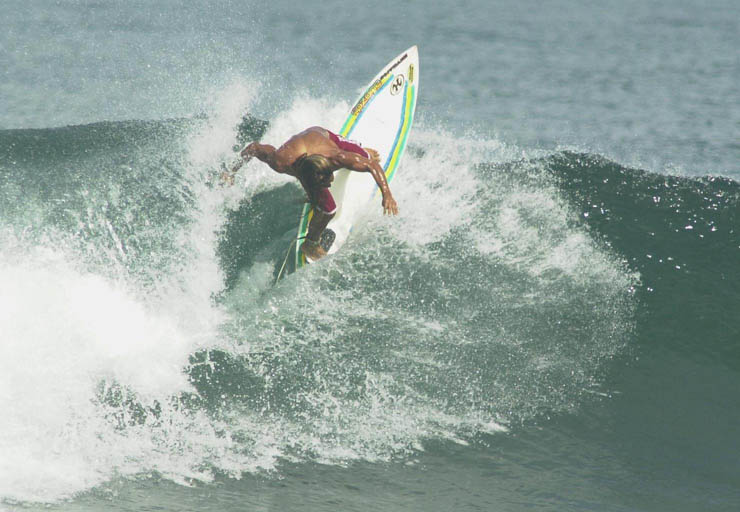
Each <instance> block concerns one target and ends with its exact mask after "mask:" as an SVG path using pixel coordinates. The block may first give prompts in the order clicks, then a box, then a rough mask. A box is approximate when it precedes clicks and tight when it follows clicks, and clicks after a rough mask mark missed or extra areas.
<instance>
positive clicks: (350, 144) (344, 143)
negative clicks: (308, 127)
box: [326, 130, 370, 158]
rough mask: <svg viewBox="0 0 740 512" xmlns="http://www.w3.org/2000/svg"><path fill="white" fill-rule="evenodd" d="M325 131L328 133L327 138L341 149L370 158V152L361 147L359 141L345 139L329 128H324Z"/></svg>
mask: <svg viewBox="0 0 740 512" xmlns="http://www.w3.org/2000/svg"><path fill="white" fill-rule="evenodd" d="M326 131H327V133H329V138H330V139H331V141H332V142H333V143H334V144H336V145H337V146H339V149H341V150H343V151H349V152H350V153H355V154H357V155H360V156H363V157H365V158H370V154H369V153H368V152H367V151H365V150H364V149H362V145H361V144H360V143H359V142H355V141H353V140H349V139H345V138H344V137H342V136H341V135H337V134H336V133H332V132H330V131H329V130H326Z"/></svg>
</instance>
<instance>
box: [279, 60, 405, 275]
mask: <svg viewBox="0 0 740 512" xmlns="http://www.w3.org/2000/svg"><path fill="white" fill-rule="evenodd" d="M418 89H419V52H418V49H417V47H416V46H412V47H411V48H409V49H408V50H406V51H405V52H403V53H401V54H400V55H398V56H397V57H395V58H394V59H393V60H391V61H390V62H389V63H388V64H387V65H386V66H385V67H384V68H383V69H381V70H380V72H378V74H377V75H375V77H374V78H373V79H372V80H371V81H370V83H369V84H368V86H367V87H366V88H365V92H364V93H363V94H361V95H360V97H359V98H358V100H357V102H355V105H354V107H352V109H351V110H350V112H349V114H348V116H347V119H346V121H345V122H344V124H343V125H342V127H341V129H340V130H339V131H338V132H337V133H338V134H339V135H341V136H343V137H345V138H347V139H350V140H354V141H357V142H359V143H360V144H362V146H364V147H368V148H372V149H375V150H376V151H377V152H378V153H379V154H380V165H381V167H383V171H384V172H385V176H386V179H387V180H388V183H390V182H391V181H392V179H393V177H394V176H395V173H396V170H397V168H398V164H399V162H400V160H401V157H402V156H403V153H404V150H405V149H406V142H407V140H408V134H409V131H410V130H411V125H412V123H413V120H414V112H415V110H416V98H417V93H418ZM330 191H331V193H332V196H334V200H335V202H336V203H337V212H336V215H335V216H334V218H333V219H332V220H331V222H329V225H328V226H327V231H328V230H331V231H332V232H333V233H334V235H335V239H334V242H333V243H332V245H331V247H330V248H329V250H328V253H329V254H333V253H335V252H336V251H338V250H339V248H340V247H341V246H342V245H343V244H344V242H345V241H346V240H347V237H348V236H349V234H350V232H351V231H352V226H353V224H354V221H355V219H356V218H357V216H358V214H360V213H361V212H362V211H363V210H364V209H365V208H367V207H368V206H369V204H370V203H371V204H372V205H373V207H377V208H380V194H379V189H378V186H377V184H376V183H375V180H374V179H373V177H372V176H371V175H370V173H360V172H353V171H348V170H347V169H340V170H339V171H337V172H336V173H335V174H334V182H333V183H332V185H331V188H330ZM312 216H313V208H312V207H311V205H310V204H307V205H306V206H305V207H304V208H303V213H302V214H301V220H300V223H299V225H298V235H297V238H298V240H297V241H296V243H295V248H294V249H293V253H294V256H293V257H294V262H295V266H294V268H295V269H298V268H301V267H302V266H304V265H306V264H307V263H310V261H308V260H307V259H306V257H305V256H304V254H303V253H302V252H301V250H300V247H301V244H302V243H303V239H304V237H305V236H306V233H307V232H308V224H309V222H310V221H311V217H312Z"/></svg>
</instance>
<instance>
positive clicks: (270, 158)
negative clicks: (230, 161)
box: [239, 142, 281, 172]
mask: <svg viewBox="0 0 740 512" xmlns="http://www.w3.org/2000/svg"><path fill="white" fill-rule="evenodd" d="M239 154H240V155H241V157H242V158H243V159H245V160H247V161H248V160H249V159H250V158H252V157H253V156H256V157H257V158H258V159H259V160H262V161H263V162H265V163H266V164H267V165H269V166H270V167H272V168H273V169H275V170H276V171H278V172H281V171H280V170H279V169H278V168H277V167H278V166H277V163H276V158H275V154H276V150H275V146H271V145H270V144H260V143H259V142H252V143H251V144H248V145H247V147H245V148H244V149H242V151H241V153H239Z"/></svg>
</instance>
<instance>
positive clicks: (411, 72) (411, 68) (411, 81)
mask: <svg viewBox="0 0 740 512" xmlns="http://www.w3.org/2000/svg"><path fill="white" fill-rule="evenodd" d="M409 83H410V84H413V83H414V65H413V64H411V65H409Z"/></svg>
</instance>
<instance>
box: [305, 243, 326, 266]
mask: <svg viewBox="0 0 740 512" xmlns="http://www.w3.org/2000/svg"><path fill="white" fill-rule="evenodd" d="M301 252H302V253H303V254H305V255H306V258H308V259H310V260H312V261H316V260H318V259H321V258H323V257H324V256H326V251H325V250H324V249H323V248H322V247H321V246H320V245H319V243H318V242H314V241H313V240H309V239H306V241H305V242H303V244H302V245H301Z"/></svg>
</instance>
